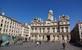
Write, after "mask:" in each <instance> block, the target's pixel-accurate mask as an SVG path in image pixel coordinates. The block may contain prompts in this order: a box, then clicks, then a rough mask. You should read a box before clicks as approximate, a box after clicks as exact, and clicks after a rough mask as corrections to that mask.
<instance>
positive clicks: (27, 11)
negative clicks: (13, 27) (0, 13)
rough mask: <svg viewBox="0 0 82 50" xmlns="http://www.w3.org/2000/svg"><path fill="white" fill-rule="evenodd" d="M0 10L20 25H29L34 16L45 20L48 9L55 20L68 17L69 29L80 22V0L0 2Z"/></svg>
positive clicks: (81, 13) (81, 16)
mask: <svg viewBox="0 0 82 50" xmlns="http://www.w3.org/2000/svg"><path fill="white" fill-rule="evenodd" d="M0 9H3V10H4V11H5V13H6V15H7V16H9V17H11V18H14V19H16V20H17V21H19V22H22V23H31V21H32V19H33V18H34V17H35V16H39V17H40V18H42V19H43V20H46V19H47V15H48V10H49V9H52V10H53V11H54V18H56V19H58V18H59V16H61V15H63V14H64V15H67V16H70V24H71V28H73V27H74V25H75V24H76V22H77V21H78V20H81V21H82V0H0Z"/></svg>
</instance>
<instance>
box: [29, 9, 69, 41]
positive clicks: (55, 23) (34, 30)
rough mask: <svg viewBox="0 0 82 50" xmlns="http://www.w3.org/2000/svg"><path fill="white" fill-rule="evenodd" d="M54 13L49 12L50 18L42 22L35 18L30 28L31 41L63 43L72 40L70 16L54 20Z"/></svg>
mask: <svg viewBox="0 0 82 50" xmlns="http://www.w3.org/2000/svg"><path fill="white" fill-rule="evenodd" d="M53 14H54V13H53V11H52V10H49V12H48V18H47V20H46V21H42V20H41V19H39V18H37V17H36V18H34V19H33V21H32V23H31V25H30V27H31V30H30V39H31V40H33V41H63V40H65V41H66V42H67V41H69V40H70V22H69V16H64V15H62V16H60V17H59V20H56V19H55V20H54V15H53Z"/></svg>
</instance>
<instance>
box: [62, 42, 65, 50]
mask: <svg viewBox="0 0 82 50" xmlns="http://www.w3.org/2000/svg"><path fill="white" fill-rule="evenodd" d="M62 47H63V49H64V50H65V49H66V42H65V41H63V43H62Z"/></svg>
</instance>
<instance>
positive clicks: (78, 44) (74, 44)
mask: <svg viewBox="0 0 82 50" xmlns="http://www.w3.org/2000/svg"><path fill="white" fill-rule="evenodd" d="M70 44H71V45H73V46H76V47H82V44H81V43H73V42H70Z"/></svg>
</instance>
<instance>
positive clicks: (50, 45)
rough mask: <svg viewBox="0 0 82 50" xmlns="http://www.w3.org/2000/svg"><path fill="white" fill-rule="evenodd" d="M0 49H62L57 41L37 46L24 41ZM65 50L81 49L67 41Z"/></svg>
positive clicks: (81, 49)
mask: <svg viewBox="0 0 82 50" xmlns="http://www.w3.org/2000/svg"><path fill="white" fill-rule="evenodd" d="M0 50H64V49H63V48H62V44H60V43H58V42H55V43H53V42H42V43H41V44H40V45H38V46H37V44H36V43H34V42H26V43H23V44H16V45H11V46H8V47H1V48H0ZM65 50H82V48H80V47H76V46H73V45H71V44H69V43H67V45H66V49H65Z"/></svg>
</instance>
